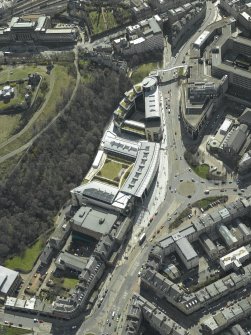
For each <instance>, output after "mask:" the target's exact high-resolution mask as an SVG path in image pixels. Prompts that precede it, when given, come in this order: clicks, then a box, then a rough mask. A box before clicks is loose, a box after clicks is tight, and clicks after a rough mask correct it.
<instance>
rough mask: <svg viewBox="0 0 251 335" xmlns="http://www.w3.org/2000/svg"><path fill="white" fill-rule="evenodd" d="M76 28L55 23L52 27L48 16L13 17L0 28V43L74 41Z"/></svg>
mask: <svg viewBox="0 0 251 335" xmlns="http://www.w3.org/2000/svg"><path fill="white" fill-rule="evenodd" d="M77 36H78V34H77V29H76V28H73V27H71V26H68V25H57V26H55V27H53V28H52V26H51V18H50V17H49V16H24V17H13V18H12V19H11V22H10V23H9V25H8V27H3V28H0V44H1V45H8V46H11V45H12V44H13V43H15V46H16V45H18V44H19V45H21V44H22V43H23V42H32V43H35V44H51V45H52V44H53V45H54V46H55V45H59V44H65V43H75V42H76V40H77Z"/></svg>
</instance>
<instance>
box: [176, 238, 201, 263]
mask: <svg viewBox="0 0 251 335" xmlns="http://www.w3.org/2000/svg"><path fill="white" fill-rule="evenodd" d="M176 245H177V247H178V248H179V250H180V251H181V253H182V254H183V256H184V257H185V258H186V260H187V261H189V260H191V259H193V258H196V257H198V254H197V252H196V251H195V250H194V248H193V246H192V244H191V243H190V242H189V241H188V239H187V238H186V237H183V238H181V239H179V240H178V241H176Z"/></svg>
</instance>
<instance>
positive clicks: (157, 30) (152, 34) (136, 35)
mask: <svg viewBox="0 0 251 335" xmlns="http://www.w3.org/2000/svg"><path fill="white" fill-rule="evenodd" d="M161 26H162V20H161V18H160V17H159V16H158V15H154V17H152V18H150V19H146V20H143V21H140V22H139V23H137V24H136V25H134V26H128V27H127V28H126V33H125V34H124V35H122V36H117V38H115V39H114V40H113V41H112V45H113V49H114V52H115V53H117V54H120V55H123V56H124V57H130V56H133V55H136V54H145V53H147V52H150V51H155V52H157V51H160V52H162V50H163V48H164V42H163V34H162V30H161Z"/></svg>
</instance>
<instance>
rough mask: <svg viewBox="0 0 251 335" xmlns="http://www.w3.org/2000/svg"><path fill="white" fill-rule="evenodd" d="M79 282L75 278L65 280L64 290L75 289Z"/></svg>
mask: <svg viewBox="0 0 251 335" xmlns="http://www.w3.org/2000/svg"><path fill="white" fill-rule="evenodd" d="M78 282H79V280H78V279H75V278H64V282H63V287H64V288H69V289H71V288H74V287H75V286H76V285H77V284H78Z"/></svg>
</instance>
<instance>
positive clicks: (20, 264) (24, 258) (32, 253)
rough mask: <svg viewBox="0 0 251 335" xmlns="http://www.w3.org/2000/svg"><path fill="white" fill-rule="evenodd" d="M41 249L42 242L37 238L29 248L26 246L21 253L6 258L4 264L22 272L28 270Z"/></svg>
mask: <svg viewBox="0 0 251 335" xmlns="http://www.w3.org/2000/svg"><path fill="white" fill-rule="evenodd" d="M42 249H43V243H42V242H41V240H38V241H37V242H36V243H34V244H33V246H31V247H30V248H27V249H26V250H25V251H24V253H23V255H21V256H15V257H13V258H10V259H7V261H6V262H5V263H4V266H6V267H7V268H10V269H13V270H19V271H21V272H22V271H24V272H29V271H31V269H32V268H33V265H34V263H35V261H36V260H37V257H38V256H39V254H40V252H41V251H42Z"/></svg>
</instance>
